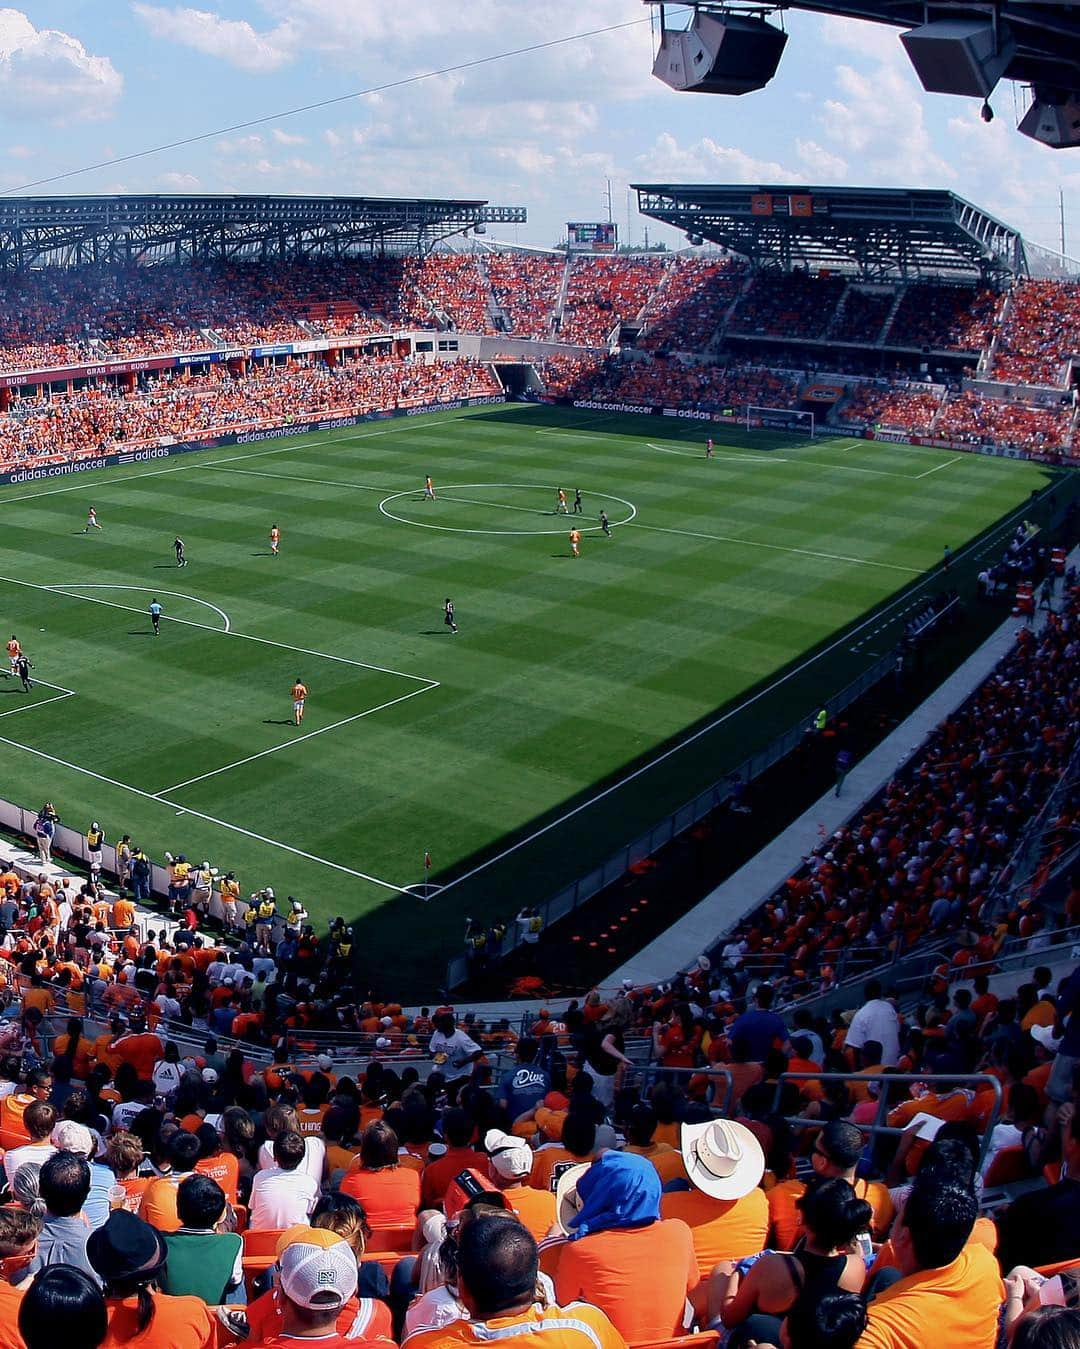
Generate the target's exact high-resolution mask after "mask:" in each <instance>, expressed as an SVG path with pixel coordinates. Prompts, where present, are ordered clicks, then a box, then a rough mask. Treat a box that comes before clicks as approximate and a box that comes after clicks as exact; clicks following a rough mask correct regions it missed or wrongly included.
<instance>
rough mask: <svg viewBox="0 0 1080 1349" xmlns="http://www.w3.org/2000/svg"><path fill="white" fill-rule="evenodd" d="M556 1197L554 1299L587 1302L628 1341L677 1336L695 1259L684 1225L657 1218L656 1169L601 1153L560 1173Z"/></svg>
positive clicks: (620, 1154)
mask: <svg viewBox="0 0 1080 1349" xmlns="http://www.w3.org/2000/svg"><path fill="white" fill-rule="evenodd" d="M556 1202H557V1204H558V1207H559V1225H560V1226H561V1227H562V1229H563V1231H564V1232H566V1233H567V1241H566V1244H565V1245H563V1246H561V1247H560V1249H559V1251H558V1265H557V1267H556V1271H555V1276H554V1277H555V1293H556V1296H557V1297H558V1299H559V1302H560V1303H564V1304H565V1303H567V1302H576V1301H578V1300H579V1299H584V1300H585V1301H586V1302H591V1303H592V1304H593V1305H594V1306H596V1307H599V1308H600V1310H601V1311H603V1312H604V1313H605V1314H606V1315H607V1316H608V1317H610V1319H611V1322H612V1324H613V1325H614V1326H615V1328H616V1329H617V1330H618V1331H619V1333H620V1334H621V1335H623V1336H624V1337H625V1339H626V1340H627V1341H629V1342H630V1343H631V1344H633V1343H640V1342H643V1341H647V1340H662V1339H666V1338H668V1337H670V1336H672V1335H676V1334H678V1333H679V1332H680V1330H681V1329H682V1325H683V1316H684V1312H685V1308H686V1295H687V1294H688V1293H689V1292H691V1291H692V1290H693V1289H694V1288H696V1287H697V1285H698V1282H699V1275H698V1264H697V1258H696V1257H695V1255H694V1243H693V1240H692V1238H691V1236H690V1229H689V1228H688V1227H687V1226H686V1224H685V1223H684V1222H681V1221H679V1220H678V1219H674V1218H668V1219H661V1217H660V1177H659V1176H658V1175H657V1174H656V1168H655V1167H653V1166H652V1165H651V1164H650V1163H649V1162H647V1161H646V1160H645V1158H644V1157H635V1156H633V1155H632V1154H630V1153H625V1152H615V1151H607V1152H604V1153H601V1155H600V1156H599V1157H598V1158H597V1160H596V1161H595V1162H592V1163H590V1164H589V1165H583V1166H580V1167H574V1168H573V1169H572V1170H570V1171H568V1172H565V1173H564V1174H563V1176H562V1177H561V1179H560V1181H559V1190H558V1193H557V1195H556ZM480 1226H483V1224H480Z"/></svg>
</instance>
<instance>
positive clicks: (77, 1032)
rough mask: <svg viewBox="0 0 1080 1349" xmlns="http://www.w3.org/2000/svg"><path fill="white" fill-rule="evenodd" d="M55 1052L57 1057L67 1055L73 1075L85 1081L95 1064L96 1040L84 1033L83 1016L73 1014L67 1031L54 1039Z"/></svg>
mask: <svg viewBox="0 0 1080 1349" xmlns="http://www.w3.org/2000/svg"><path fill="white" fill-rule="evenodd" d="M53 1054H54V1056H55V1057H57V1058H62V1057H63V1056H64V1055H67V1057H68V1058H70V1059H71V1075H72V1077H77V1078H78V1079H79V1080H80V1081H82V1082H85V1081H86V1079H87V1078H88V1077H89V1076H90V1070H91V1069H92V1068H93V1066H94V1042H93V1041H92V1040H88V1039H87V1038H86V1036H85V1035H83V1023H82V1018H81V1017H77V1016H73V1017H71V1018H70V1020H69V1021H68V1023H67V1032H66V1034H64V1035H58V1036H57V1037H56V1039H55V1040H54V1041H53Z"/></svg>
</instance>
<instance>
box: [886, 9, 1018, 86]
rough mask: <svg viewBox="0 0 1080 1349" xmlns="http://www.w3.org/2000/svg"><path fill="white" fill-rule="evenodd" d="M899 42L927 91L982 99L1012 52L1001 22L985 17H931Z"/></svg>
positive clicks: (905, 34)
mask: <svg viewBox="0 0 1080 1349" xmlns="http://www.w3.org/2000/svg"><path fill="white" fill-rule="evenodd" d="M900 41H901V42H902V43H903V44H904V47H905V48H906V49H907V54H908V56H909V57H910V59H911V64H912V65H913V66H914V67H915V73H916V75H918V77H919V79H920V80H921V81H922V87H923V88H924V89H925V90H926V92H927V93H928V94H967V95H970V96H971V97H972V98H986V97H987V96H988V95H989V93H990V92H991V90H992V89H993V87H994V85H995V84H997V82H998V80H1000V79H1001V77H1002V75H1004V73H1005V70H1006V67H1007V66H1008V64H1009V62H1010V61H1011V60H1012V59H1013V55H1014V53H1015V52H1016V43H1015V42H1014V41H1013V40H1012V37H1011V35H1010V34H1009V32H1008V30H1007V29H1006V28H1005V25H1004V24H1000V23H999V24H998V25H997V30H996V31H995V28H994V25H993V24H992V23H990V22H988V21H987V20H985V19H934V20H932V21H931V22H930V23H924V24H923V25H922V27H921V28H912V29H911V30H910V32H907V33H901V34H900Z"/></svg>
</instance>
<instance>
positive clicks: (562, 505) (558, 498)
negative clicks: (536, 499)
mask: <svg viewBox="0 0 1080 1349" xmlns="http://www.w3.org/2000/svg"><path fill="white" fill-rule="evenodd" d="M555 514H556V515H568V514H569V511H568V510H567V509H566V493H565V492H564V491H563V489H562V488H561V487H559V488H557V489H556V491H555Z"/></svg>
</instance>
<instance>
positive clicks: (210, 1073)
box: [202, 1068, 218, 1087]
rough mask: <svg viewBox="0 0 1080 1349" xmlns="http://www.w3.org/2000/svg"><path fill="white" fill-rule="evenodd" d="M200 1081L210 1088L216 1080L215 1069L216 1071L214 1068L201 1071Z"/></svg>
mask: <svg viewBox="0 0 1080 1349" xmlns="http://www.w3.org/2000/svg"><path fill="white" fill-rule="evenodd" d="M202 1080H203V1081H204V1082H205V1083H206V1084H207V1085H208V1086H211V1087H212V1086H213V1085H214V1083H215V1082H216V1081H217V1080H218V1075H217V1069H216V1068H204V1069H203V1070H202Z"/></svg>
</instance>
